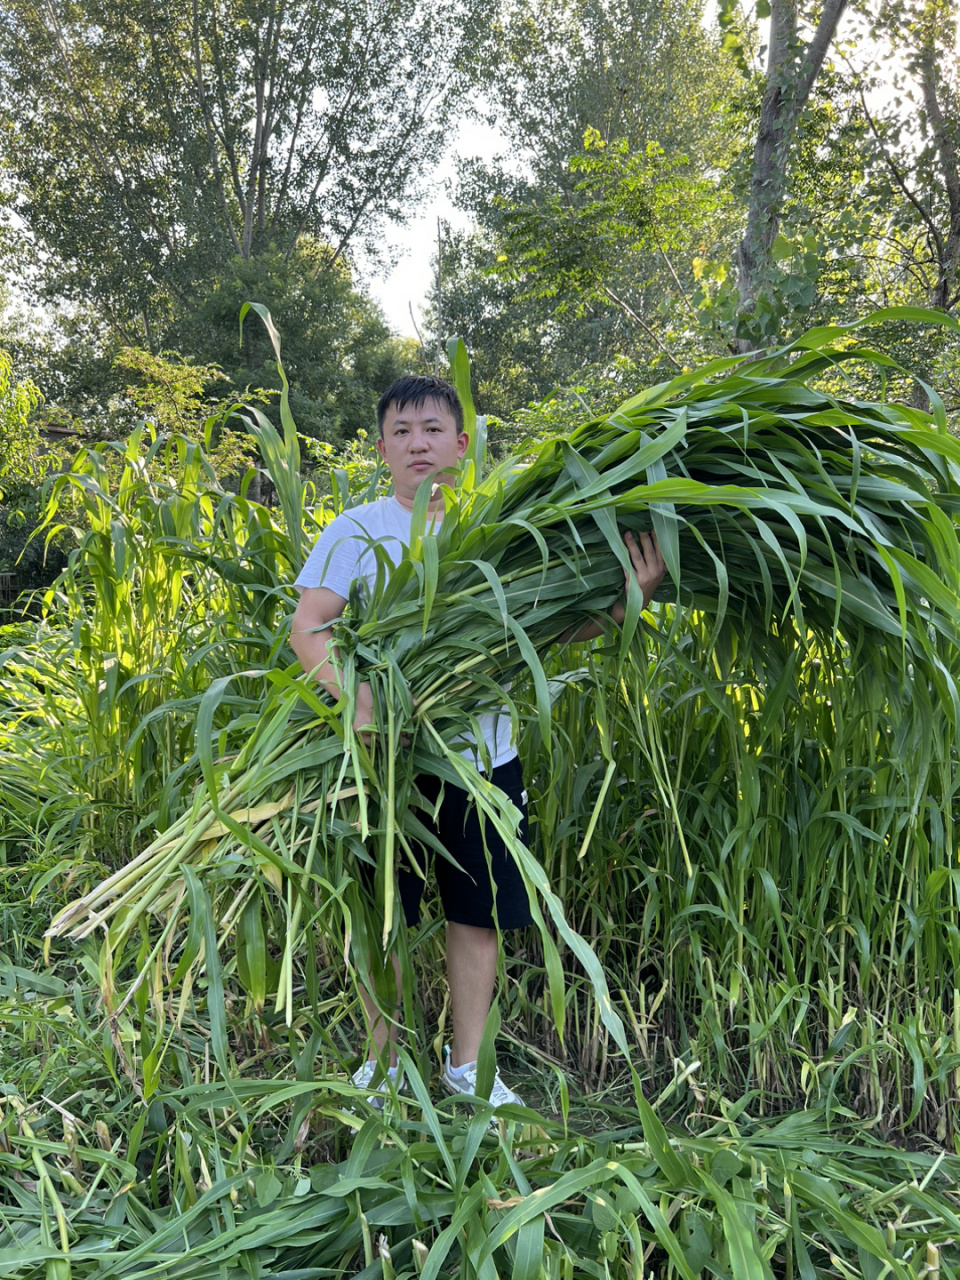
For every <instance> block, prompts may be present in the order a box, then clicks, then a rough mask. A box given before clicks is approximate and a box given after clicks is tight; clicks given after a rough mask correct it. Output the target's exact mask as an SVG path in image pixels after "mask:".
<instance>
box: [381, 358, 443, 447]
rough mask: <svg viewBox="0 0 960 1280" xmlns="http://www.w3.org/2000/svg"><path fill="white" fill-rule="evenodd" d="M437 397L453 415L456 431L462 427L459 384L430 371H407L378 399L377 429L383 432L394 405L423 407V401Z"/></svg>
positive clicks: (403, 407)
mask: <svg viewBox="0 0 960 1280" xmlns="http://www.w3.org/2000/svg"><path fill="white" fill-rule="evenodd" d="M426 400H438V401H439V402H440V404H442V405H443V406H444V407H445V408H446V409H449V410H450V412H451V414H452V415H453V420H454V422H455V423H456V424H457V435H460V434H461V432H462V431H463V405H462V404H461V403H460V397H459V396H458V395H457V388H456V387H455V386H454V385H453V384H452V383H450V382H447V381H445V380H444V379H443V378H434V377H433V375H432V374H429V373H408V374H407V375H406V377H404V378H398V379H397V380H396V382H394V383H393V385H392V386H389V387H387V389H386V391H385V392H384V393H383V395H382V396H381V397H380V399H379V400H378V401H377V431H378V433H379V434H380V435H381V436H382V435H383V420H384V418H385V417H386V416H387V410H388V409H389V408H390V406H391V405H394V406H395V407H396V408H397V409H405V408H406V407H407V405H408V404H409V405H411V406H412V407H413V408H414V409H422V408H423V404H424V401H426Z"/></svg>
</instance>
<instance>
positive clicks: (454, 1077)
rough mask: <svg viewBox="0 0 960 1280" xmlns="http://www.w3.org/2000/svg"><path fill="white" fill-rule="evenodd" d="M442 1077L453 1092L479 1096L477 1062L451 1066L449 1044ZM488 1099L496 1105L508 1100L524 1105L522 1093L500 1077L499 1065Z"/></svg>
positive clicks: (466, 1095)
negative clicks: (507, 1084)
mask: <svg viewBox="0 0 960 1280" xmlns="http://www.w3.org/2000/svg"><path fill="white" fill-rule="evenodd" d="M440 1079H441V1080H442V1081H443V1084H444V1087H445V1088H447V1089H449V1090H450V1092H451V1093H457V1094H461V1095H463V1096H464V1097H467V1098H475V1097H476V1096H477V1064H476V1063H475V1062H468V1063H465V1064H464V1066H462V1067H451V1065H450V1047H449V1045H445V1046H444V1049H443V1072H442V1074H441V1076H440ZM487 1101H488V1102H490V1103H492V1104H493V1106H495V1107H502V1106H503V1105H504V1103H507V1102H512V1103H513V1104H514V1106H517V1107H522V1106H523V1105H524V1103H523V1099H522V1098H521V1097H520V1095H519V1094H518V1093H514V1092H513V1090H512V1089H508V1088H507V1086H506V1085H505V1084H504V1083H503V1081H502V1080H501V1079H500V1068H499V1067H498V1068H497V1070H496V1072H495V1074H494V1077H493V1088H492V1089H491V1090H490V1097H489V1098H488V1099H487Z"/></svg>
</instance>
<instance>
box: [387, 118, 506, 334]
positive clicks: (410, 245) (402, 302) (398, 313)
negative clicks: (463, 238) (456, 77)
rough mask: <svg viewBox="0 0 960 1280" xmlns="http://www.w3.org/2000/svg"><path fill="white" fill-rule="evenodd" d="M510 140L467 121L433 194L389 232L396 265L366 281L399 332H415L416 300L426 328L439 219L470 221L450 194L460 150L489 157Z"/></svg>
mask: <svg viewBox="0 0 960 1280" xmlns="http://www.w3.org/2000/svg"><path fill="white" fill-rule="evenodd" d="M505 146H506V140H505V138H504V137H503V135H502V134H501V133H499V132H498V131H497V130H496V129H493V128H490V127H489V126H488V125H485V124H481V123H480V122H479V121H472V120H467V121H464V122H463V123H462V124H461V125H460V127H459V128H458V130H457V135H456V139H455V141H454V142H453V144H452V146H451V147H450V148H449V149H448V150H447V152H446V154H445V155H444V157H443V160H442V161H441V163H440V165H439V166H438V168H437V172H436V174H435V176H434V180H433V182H434V187H435V191H434V194H433V195H432V197H430V198H428V199H427V200H425V201H424V203H423V206H422V208H421V209H420V211H419V212H418V213H417V215H416V216H415V217H414V218H412V219H411V221H410V223H409V224H408V225H407V226H406V227H400V228H396V229H395V230H394V231H393V232H392V234H390V235H389V236H388V243H389V244H390V246H391V247H392V248H394V249H395V250H396V252H397V253H399V255H400V257H399V260H398V262H397V265H396V266H395V267H394V268H393V270H392V271H391V272H390V273H389V274H388V275H386V276H373V275H371V276H370V277H369V278H368V281H367V285H368V288H369V290H370V293H371V294H372V295H373V297H374V298H375V299H376V301H377V302H379V303H380V306H381V307H382V308H383V311H384V314H385V316H386V317H387V322H388V323H389V325H390V326H391V328H392V329H394V330H395V331H396V332H397V333H399V334H401V335H404V336H407V337H411V338H412V337H416V330H415V329H414V326H413V323H412V321H411V319H410V307H411V306H412V307H413V312H414V315H415V316H416V318H417V324H418V325H420V326H421V329H422V326H423V321H422V316H423V308H424V298H425V297H426V293H427V290H428V289H429V288H430V283H431V280H430V273H431V270H432V268H431V261H430V260H431V257H432V256H433V254H434V253H435V252H436V248H437V219H438V218H443V219H444V220H446V221H447V222H449V223H450V224H451V225H452V226H454V227H456V228H458V229H465V228H467V227H469V226H470V221H471V220H470V217H469V216H468V215H467V214H465V213H463V212H462V211H461V210H459V209H456V208H454V205H453V201H452V200H451V198H450V192H451V190H452V188H453V185H454V183H455V182H456V172H457V164H456V161H457V156H479V157H480V158H482V159H483V160H487V161H489V160H492V159H493V158H494V157H495V156H496V155H499V154H500V153H502V151H503V150H504V148H505ZM424 336H426V335H424Z"/></svg>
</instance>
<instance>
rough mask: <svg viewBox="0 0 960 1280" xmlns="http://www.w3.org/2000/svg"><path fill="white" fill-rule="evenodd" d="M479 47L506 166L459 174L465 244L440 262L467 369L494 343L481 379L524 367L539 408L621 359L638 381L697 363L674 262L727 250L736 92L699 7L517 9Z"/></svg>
mask: <svg viewBox="0 0 960 1280" xmlns="http://www.w3.org/2000/svg"><path fill="white" fill-rule="evenodd" d="M491 39H492V40H493V41H495V43H496V45H497V47H498V49H499V55H498V60H499V62H500V64H501V67H502V70H501V73H500V75H499V76H498V77H497V79H496V81H495V83H494V84H492V85H491V86H490V94H491V96H492V98H493V101H494V108H493V114H495V116H496V120H497V124H498V126H499V127H500V128H501V129H502V130H503V131H504V132H505V133H506V134H507V137H508V139H509V141H510V166H511V167H510V168H508V167H507V166H505V165H502V164H501V165H497V164H494V165H481V164H476V163H475V164H472V165H467V166H465V168H464V174H463V178H464V181H463V183H462V186H461V195H460V203H461V204H462V205H463V206H464V207H466V208H469V209H470V210H471V211H472V212H473V213H474V215H475V216H476V219H477V224H478V235H477V239H476V240H475V241H474V242H473V243H469V244H468V243H467V242H466V241H463V240H461V241H460V243H459V244H458V245H457V246H455V247H453V252H451V253H449V254H448V253H447V252H446V251H445V253H444V263H443V272H442V281H441V285H442V306H440V307H438V308H437V310H438V311H439V312H440V313H441V314H442V319H443V322H444V324H445V325H448V326H449V325H450V323H451V322H452V319H453V316H454V314H458V315H459V316H460V317H461V322H460V323H459V324H458V326H457V328H458V331H460V332H462V333H463V334H464V336H465V337H466V338H467V339H468V343H469V345H470V346H471V347H472V349H474V350H476V351H478V352H480V353H481V359H484V360H485V359H486V358H487V356H488V354H489V352H488V350H487V347H486V343H487V341H488V340H489V338H490V337H491V336H492V334H493V333H494V331H496V332H497V334H498V342H500V343H501V349H500V354H499V355H498V357H497V364H498V365H499V367H501V368H503V369H510V368H516V369H519V370H521V371H522V370H524V369H528V368H529V369H531V370H536V379H535V380H536V382H537V384H538V392H539V394H541V395H543V394H546V393H547V392H548V391H550V390H551V388H552V387H553V386H555V385H556V383H557V381H559V380H571V379H574V380H576V379H578V378H579V377H581V375H583V374H584V373H585V372H586V371H587V369H588V368H589V367H590V366H594V367H597V366H600V367H603V366H606V367H607V368H608V369H609V367H610V366H611V362H612V361H614V359H615V358H616V357H620V356H623V355H628V356H631V357H635V358H637V359H640V360H641V361H642V362H643V363H644V364H645V365H646V366H647V367H648V368H650V367H655V366H657V365H658V364H666V365H668V366H670V367H672V366H673V364H674V362H677V363H680V364H682V363H684V362H685V361H686V360H687V359H690V358H694V356H695V355H697V356H698V355H699V354H701V353H702V350H703V346H704V335H703V333H702V332H701V330H700V325H699V319H698V317H696V316H695V315H694V314H693V312H694V305H693V302H692V300H691V296H690V295H691V294H692V293H693V289H694V281H693V274H692V262H693V259H694V258H695V257H697V256H703V255H704V254H707V255H709V256H711V257H714V256H718V254H719V252H720V246H721V245H726V246H729V247H728V248H727V250H726V251H727V252H728V253H730V252H732V238H733V234H734V233H733V228H732V226H731V224H730V222H729V214H728V212H727V205H728V201H727V200H726V198H725V196H724V194H723V193H722V192H720V193H718V191H717V175H718V174H719V173H721V172H723V171H724V170H725V168H726V167H727V166H728V165H729V161H730V154H731V148H732V147H733V146H735V145H736V133H735V128H736V126H735V124H734V125H733V127H732V120H731V116H730V115H729V113H728V111H727V109H726V104H727V103H728V102H729V101H730V100H731V99H732V98H733V97H734V96H735V95H736V94H738V93H740V92H741V79H740V76H739V73H738V71H737V68H736V66H735V64H734V62H733V60H732V59H730V58H726V57H724V56H723V55H722V51H721V49H720V40H719V38H718V37H717V36H716V35H712V34H710V33H709V32H708V31H707V30H706V29H705V27H704V25H703V22H702V6H701V5H700V4H699V3H698V2H697V0H657V2H656V3H639V2H638V0H612V3H607V4H601V3H598V2H596V0H562V3H559V4H557V3H549V4H548V3H546V0H522V3H519V4H517V5H514V6H512V7H511V9H510V10H509V12H508V14H507V15H506V17H505V18H504V19H503V21H502V22H501V23H500V24H499V25H495V27H494V30H493V32H492V36H491ZM518 159H519V160H520V162H521V164H522V170H521V172H519V173H517V172H516V161H517V160H518ZM485 289H486V292H485ZM464 296H468V297H469V298H470V299H471V300H472V302H473V306H474V309H475V311H476V315H477V318H475V319H474V320H473V321H471V317H470V316H469V315H466V316H464V315H463V310H464V308H463V305H462V301H461V300H462V298H463V297H464ZM511 328H513V329H514V330H515V332H516V334H517V335H518V340H517V341H514V340H513V339H512V338H511V332H510V331H511ZM710 341H711V340H710V339H709V338H708V339H707V345H708V346H709V342H710ZM521 352H522V354H521ZM514 381H515V382H517V383H518V385H519V382H520V379H514ZM514 404H516V402H514Z"/></svg>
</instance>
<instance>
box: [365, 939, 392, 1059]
mask: <svg viewBox="0 0 960 1280" xmlns="http://www.w3.org/2000/svg"><path fill="white" fill-rule="evenodd" d="M390 960H391V964H392V966H393V980H394V991H395V997H394V1001H393V1007H392V1008H391V1007H390V1006H389V1005H388V1007H387V1012H388V1013H389V1014H390V1015H391V1016H390V1017H386V1018H385V1017H384V1016H383V1013H382V1012H381V1010H380V1006H379V1005H378V1004H377V1001H376V998H375V996H374V995H373V993H372V992H370V991H368V990H367V989H366V987H361V989H360V999H361V1000H362V1001H363V1012H364V1016H365V1019H366V1023H367V1035H368V1037H369V1039H370V1052H369V1053H368V1055H367V1057H368V1060H370V1061H372V1060H373V1059H374V1058H379V1057H381V1056H382V1055H383V1053H384V1051H385V1050H387V1049H388V1048H389V1051H390V1061H389V1062H388V1063H387V1065H388V1066H391V1067H395V1066H396V1065H397V1038H398V1036H399V1034H400V1025H399V1015H400V1011H401V1009H402V1007H403V987H402V985H401V977H400V957H399V956H398V955H397V954H396V952H394V953H393V955H392V956H391V957H390Z"/></svg>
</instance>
